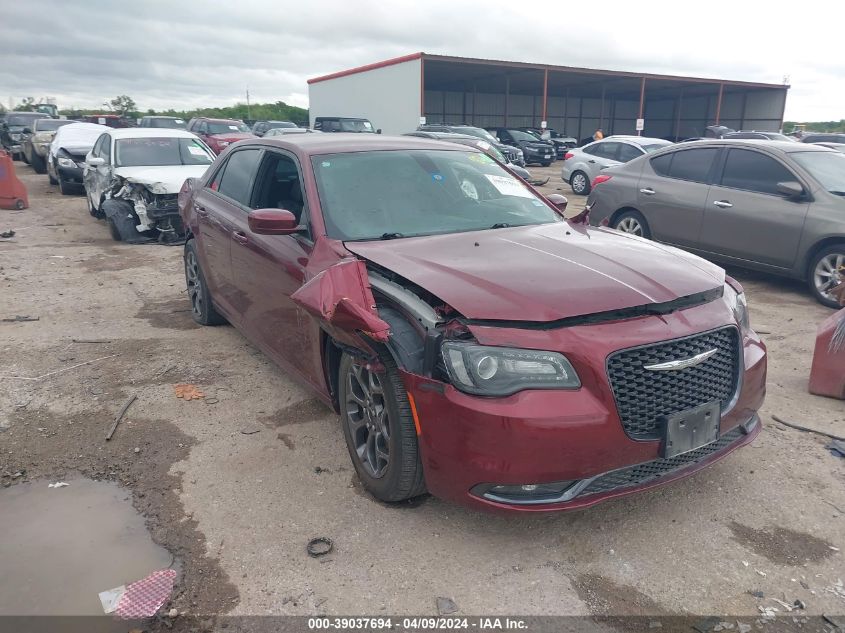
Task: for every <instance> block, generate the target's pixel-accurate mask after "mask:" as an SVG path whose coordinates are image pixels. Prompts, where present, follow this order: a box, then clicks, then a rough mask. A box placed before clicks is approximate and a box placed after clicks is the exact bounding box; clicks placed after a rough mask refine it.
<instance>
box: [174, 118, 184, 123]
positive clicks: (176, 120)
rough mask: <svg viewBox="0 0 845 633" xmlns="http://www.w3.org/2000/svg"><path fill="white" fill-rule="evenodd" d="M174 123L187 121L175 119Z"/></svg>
mask: <svg viewBox="0 0 845 633" xmlns="http://www.w3.org/2000/svg"><path fill="white" fill-rule="evenodd" d="M173 122H174V123H184V122H185V120H184V119H175V120H174V121H173Z"/></svg>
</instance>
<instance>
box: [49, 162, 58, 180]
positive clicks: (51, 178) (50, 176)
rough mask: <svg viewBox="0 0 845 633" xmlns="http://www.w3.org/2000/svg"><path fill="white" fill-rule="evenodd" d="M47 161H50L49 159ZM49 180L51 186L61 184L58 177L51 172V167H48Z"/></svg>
mask: <svg viewBox="0 0 845 633" xmlns="http://www.w3.org/2000/svg"><path fill="white" fill-rule="evenodd" d="M47 160H50V159H49V158H48V159H47ZM47 180H49V181H50V184H51V185H57V184H59V182H58V181H57V180H56V177H55V176H54V175H53V172H52V171H50V166H49V165H48V166H47Z"/></svg>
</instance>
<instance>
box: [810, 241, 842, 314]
mask: <svg viewBox="0 0 845 633" xmlns="http://www.w3.org/2000/svg"><path fill="white" fill-rule="evenodd" d="M842 282H845V242H842V243H839V244H833V245H831V246H828V247H826V248H823V249H822V250H820V251H819V252H818V253H816V255H815V257H813V259H812V260H811V261H810V266H809V267H808V269H807V283H808V285H809V286H810V292H812V293H813V296H814V297H815V298H816V301H818V302H819V303H821V304H823V305H826V306H827V307H829V308H839V307H840V305H839V302H837V301H836V299H834V298H833V295H831V294H830V291H831V290H832V289H833V288H835V287H836V286H837V285H838V284H839V283H842Z"/></svg>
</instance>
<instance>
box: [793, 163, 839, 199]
mask: <svg viewBox="0 0 845 633" xmlns="http://www.w3.org/2000/svg"><path fill="white" fill-rule="evenodd" d="M789 155H790V156H791V157H792V159H793V160H794V161H795V162H796V163H798V164H799V165H801V167H803V168H804V169H806V170H807V171H808V172H810V175H812V176H813V178H815V179H816V180H818V181H819V183H820V184H821V186H822V187H824V188H825V189H826V190H827V191H829V192H831V193H835V194H836V195H839V196H845V154H840V153H839V152H791V153H790V154H789Z"/></svg>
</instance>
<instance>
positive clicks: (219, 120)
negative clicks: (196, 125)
mask: <svg viewBox="0 0 845 633" xmlns="http://www.w3.org/2000/svg"><path fill="white" fill-rule="evenodd" d="M196 120H197V121H212V122H214V123H243V121H241V120H240V119H215V118H212V117H207V116H198V117H197V118H196Z"/></svg>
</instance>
